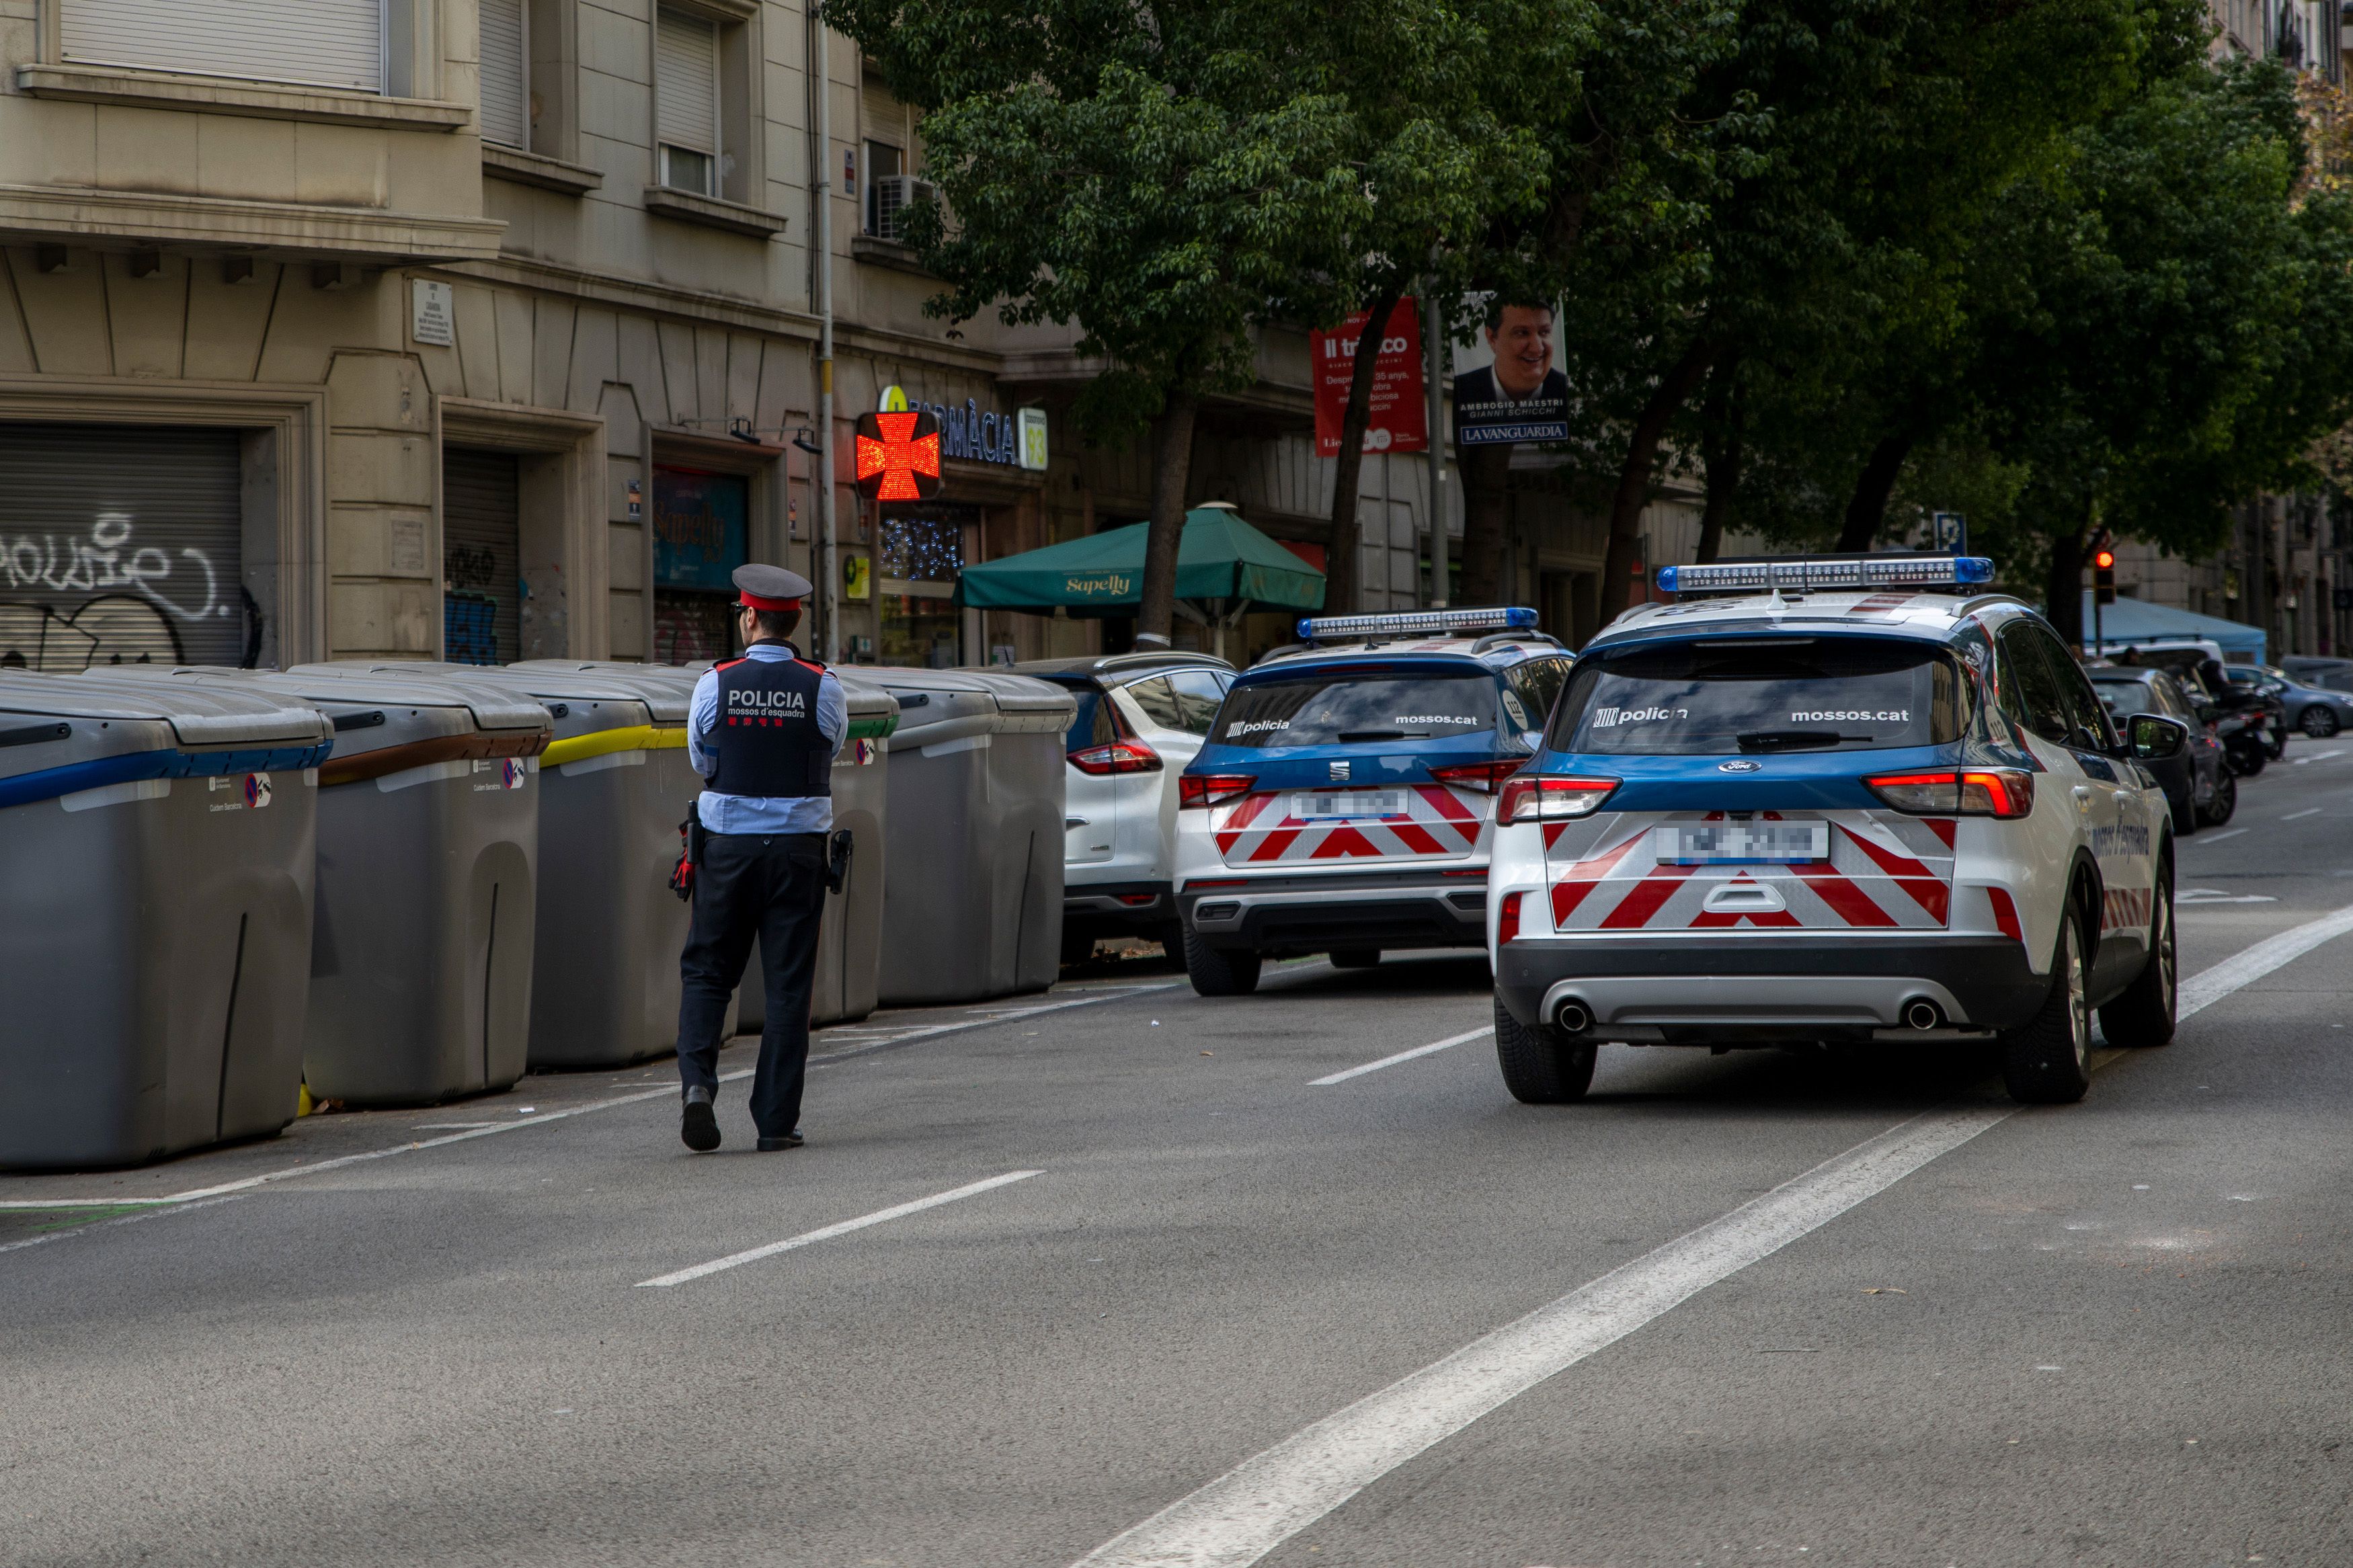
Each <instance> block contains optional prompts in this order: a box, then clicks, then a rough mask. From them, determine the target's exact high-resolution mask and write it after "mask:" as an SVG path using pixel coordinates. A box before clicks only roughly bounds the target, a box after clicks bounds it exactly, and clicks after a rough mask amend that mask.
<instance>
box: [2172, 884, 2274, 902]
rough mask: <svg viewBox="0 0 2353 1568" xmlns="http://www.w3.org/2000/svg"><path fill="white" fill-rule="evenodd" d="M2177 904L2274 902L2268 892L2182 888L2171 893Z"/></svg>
mask: <svg viewBox="0 0 2353 1568" xmlns="http://www.w3.org/2000/svg"><path fill="white" fill-rule="evenodd" d="M2173 901H2174V902H2175V903H2177V904H2275V903H2278V902H2279V900H2277V899H2275V898H2274V897H2272V895H2271V894H2269V893H2226V892H2224V891H2223V890H2222V889H2220V888H2184V889H2181V891H2179V892H2178V893H2176V894H2174V895H2173Z"/></svg>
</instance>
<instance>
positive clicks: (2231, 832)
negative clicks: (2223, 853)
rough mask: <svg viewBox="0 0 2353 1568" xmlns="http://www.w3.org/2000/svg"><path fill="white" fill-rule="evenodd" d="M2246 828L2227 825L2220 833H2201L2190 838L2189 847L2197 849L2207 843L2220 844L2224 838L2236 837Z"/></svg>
mask: <svg viewBox="0 0 2353 1568" xmlns="http://www.w3.org/2000/svg"><path fill="white" fill-rule="evenodd" d="M2245 831H2246V829H2245V828H2243V827H2228V828H2224V829H2223V830H2222V831H2221V832H2220V833H2201V834H2200V835H2199V836H2198V837H2196V838H2193V839H2191V840H2190V842H2189V847H2191V848H2192V849H2197V848H2200V847H2204V846H2206V845H2209V844H2220V843H2221V842H2222V840H2224V839H2225V838H2236V837H2238V836H2239V835H2240V834H2242V833H2244V832H2245Z"/></svg>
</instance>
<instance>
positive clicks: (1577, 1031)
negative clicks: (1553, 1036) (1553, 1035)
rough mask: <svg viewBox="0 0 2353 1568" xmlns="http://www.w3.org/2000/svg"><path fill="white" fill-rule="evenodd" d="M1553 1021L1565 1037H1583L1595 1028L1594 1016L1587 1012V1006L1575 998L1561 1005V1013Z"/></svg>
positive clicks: (1554, 1016)
mask: <svg viewBox="0 0 2353 1568" xmlns="http://www.w3.org/2000/svg"><path fill="white" fill-rule="evenodd" d="M1552 1021H1553V1022H1554V1023H1555V1024H1556V1025H1558V1026H1559V1027H1560V1031H1561V1033H1563V1034H1565V1035H1581V1034H1583V1033H1585V1031H1586V1030H1588V1029H1589V1028H1591V1027H1593V1015H1592V1014H1591V1013H1589V1012H1588V1011H1586V1007H1585V1004H1584V1003H1582V1002H1579V1001H1578V1000H1577V998H1576V997H1574V996H1572V997H1570V998H1569V999H1568V1000H1567V1001H1566V1002H1564V1003H1562V1004H1561V1005H1560V1011H1559V1012H1557V1013H1555V1014H1554V1015H1553V1016H1552Z"/></svg>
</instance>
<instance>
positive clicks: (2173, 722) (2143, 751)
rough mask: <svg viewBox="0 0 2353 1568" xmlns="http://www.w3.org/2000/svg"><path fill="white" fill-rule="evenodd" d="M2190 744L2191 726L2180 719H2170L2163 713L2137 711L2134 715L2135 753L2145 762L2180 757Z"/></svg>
mask: <svg viewBox="0 0 2353 1568" xmlns="http://www.w3.org/2000/svg"><path fill="white" fill-rule="evenodd" d="M2188 744H2189V725H2187V724H2184V723H2183V722H2181V721H2179V719H2168V718H2166V717H2165V716H2164V715H2163V714H2161V713H2136V714H2134V715H2133V717H2132V749H2133V755H2134V756H2136V757H2138V758H2140V759H2141V760H2142V761H2143V762H2150V763H2157V762H2163V761H2164V760H2165V759H2166V758H2168V757H2178V756H2179V755H2180V754H2181V749H2182V748H2183V747H2184V746H2187V745H2188Z"/></svg>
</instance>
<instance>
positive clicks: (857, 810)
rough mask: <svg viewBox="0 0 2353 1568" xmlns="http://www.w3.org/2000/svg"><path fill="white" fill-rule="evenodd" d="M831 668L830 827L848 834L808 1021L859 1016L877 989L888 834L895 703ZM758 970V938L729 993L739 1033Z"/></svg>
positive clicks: (754, 997) (747, 1020) (751, 1028)
mask: <svg viewBox="0 0 2353 1568" xmlns="http://www.w3.org/2000/svg"><path fill="white" fill-rule="evenodd" d="M704 668H708V667H707V666H706V667H704ZM834 673H835V674H836V675H837V676H839V678H840V680H841V695H842V698H843V700H844V701H845V702H846V703H847V704H848V706H849V733H848V734H846V735H844V736H843V737H842V743H841V751H840V752H839V754H837V755H836V756H835V758H834V759H833V830H834V831H835V832H836V833H847V834H849V876H848V877H847V878H846V879H843V882H842V886H841V891H839V892H838V893H828V894H827V895H826V900H825V919H824V921H823V922H822V923H821V924H820V925H819V926H818V947H817V980H816V984H814V985H813V986H812V987H811V988H810V995H809V1022H810V1023H812V1024H845V1023H850V1022H853V1021H855V1020H857V1019H860V1018H863V1017H864V1016H866V1015H868V1014H869V1013H871V1012H872V1011H874V1008H875V1005H876V1002H877V1000H878V998H879V996H880V994H881V978H882V889H883V879H884V875H885V872H884V865H885V858H884V846H885V844H886V843H887V841H888V839H889V837H890V832H889V821H888V817H889V810H890V786H889V778H890V761H891V757H890V749H889V745H888V742H889V739H890V735H891V731H892V730H893V729H895V728H897V727H898V722H899V704H898V703H897V701H896V700H893V699H892V696H891V694H890V693H889V692H887V691H885V690H883V689H881V687H880V686H877V685H875V684H874V683H873V682H872V681H871V679H867V678H866V677H865V676H864V675H861V674H860V672H859V671H857V670H854V669H838V670H836V671H835V672H834ZM760 974H761V970H760V944H759V943H758V942H754V943H753V944H752V956H751V958H750V960H749V961H748V962H747V963H745V964H744V982H745V983H744V984H742V985H740V986H739V987H737V989H736V992H735V999H736V1024H735V1026H736V1028H737V1029H739V1030H741V1031H742V1032H744V1034H757V1033H758V1032H759V1030H760V1027H761V1026H762V1024H763V1023H765V1020H766V1018H767V1012H768V1005H767V997H766V994H765V990H764V988H763V986H762V985H761V983H760Z"/></svg>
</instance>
